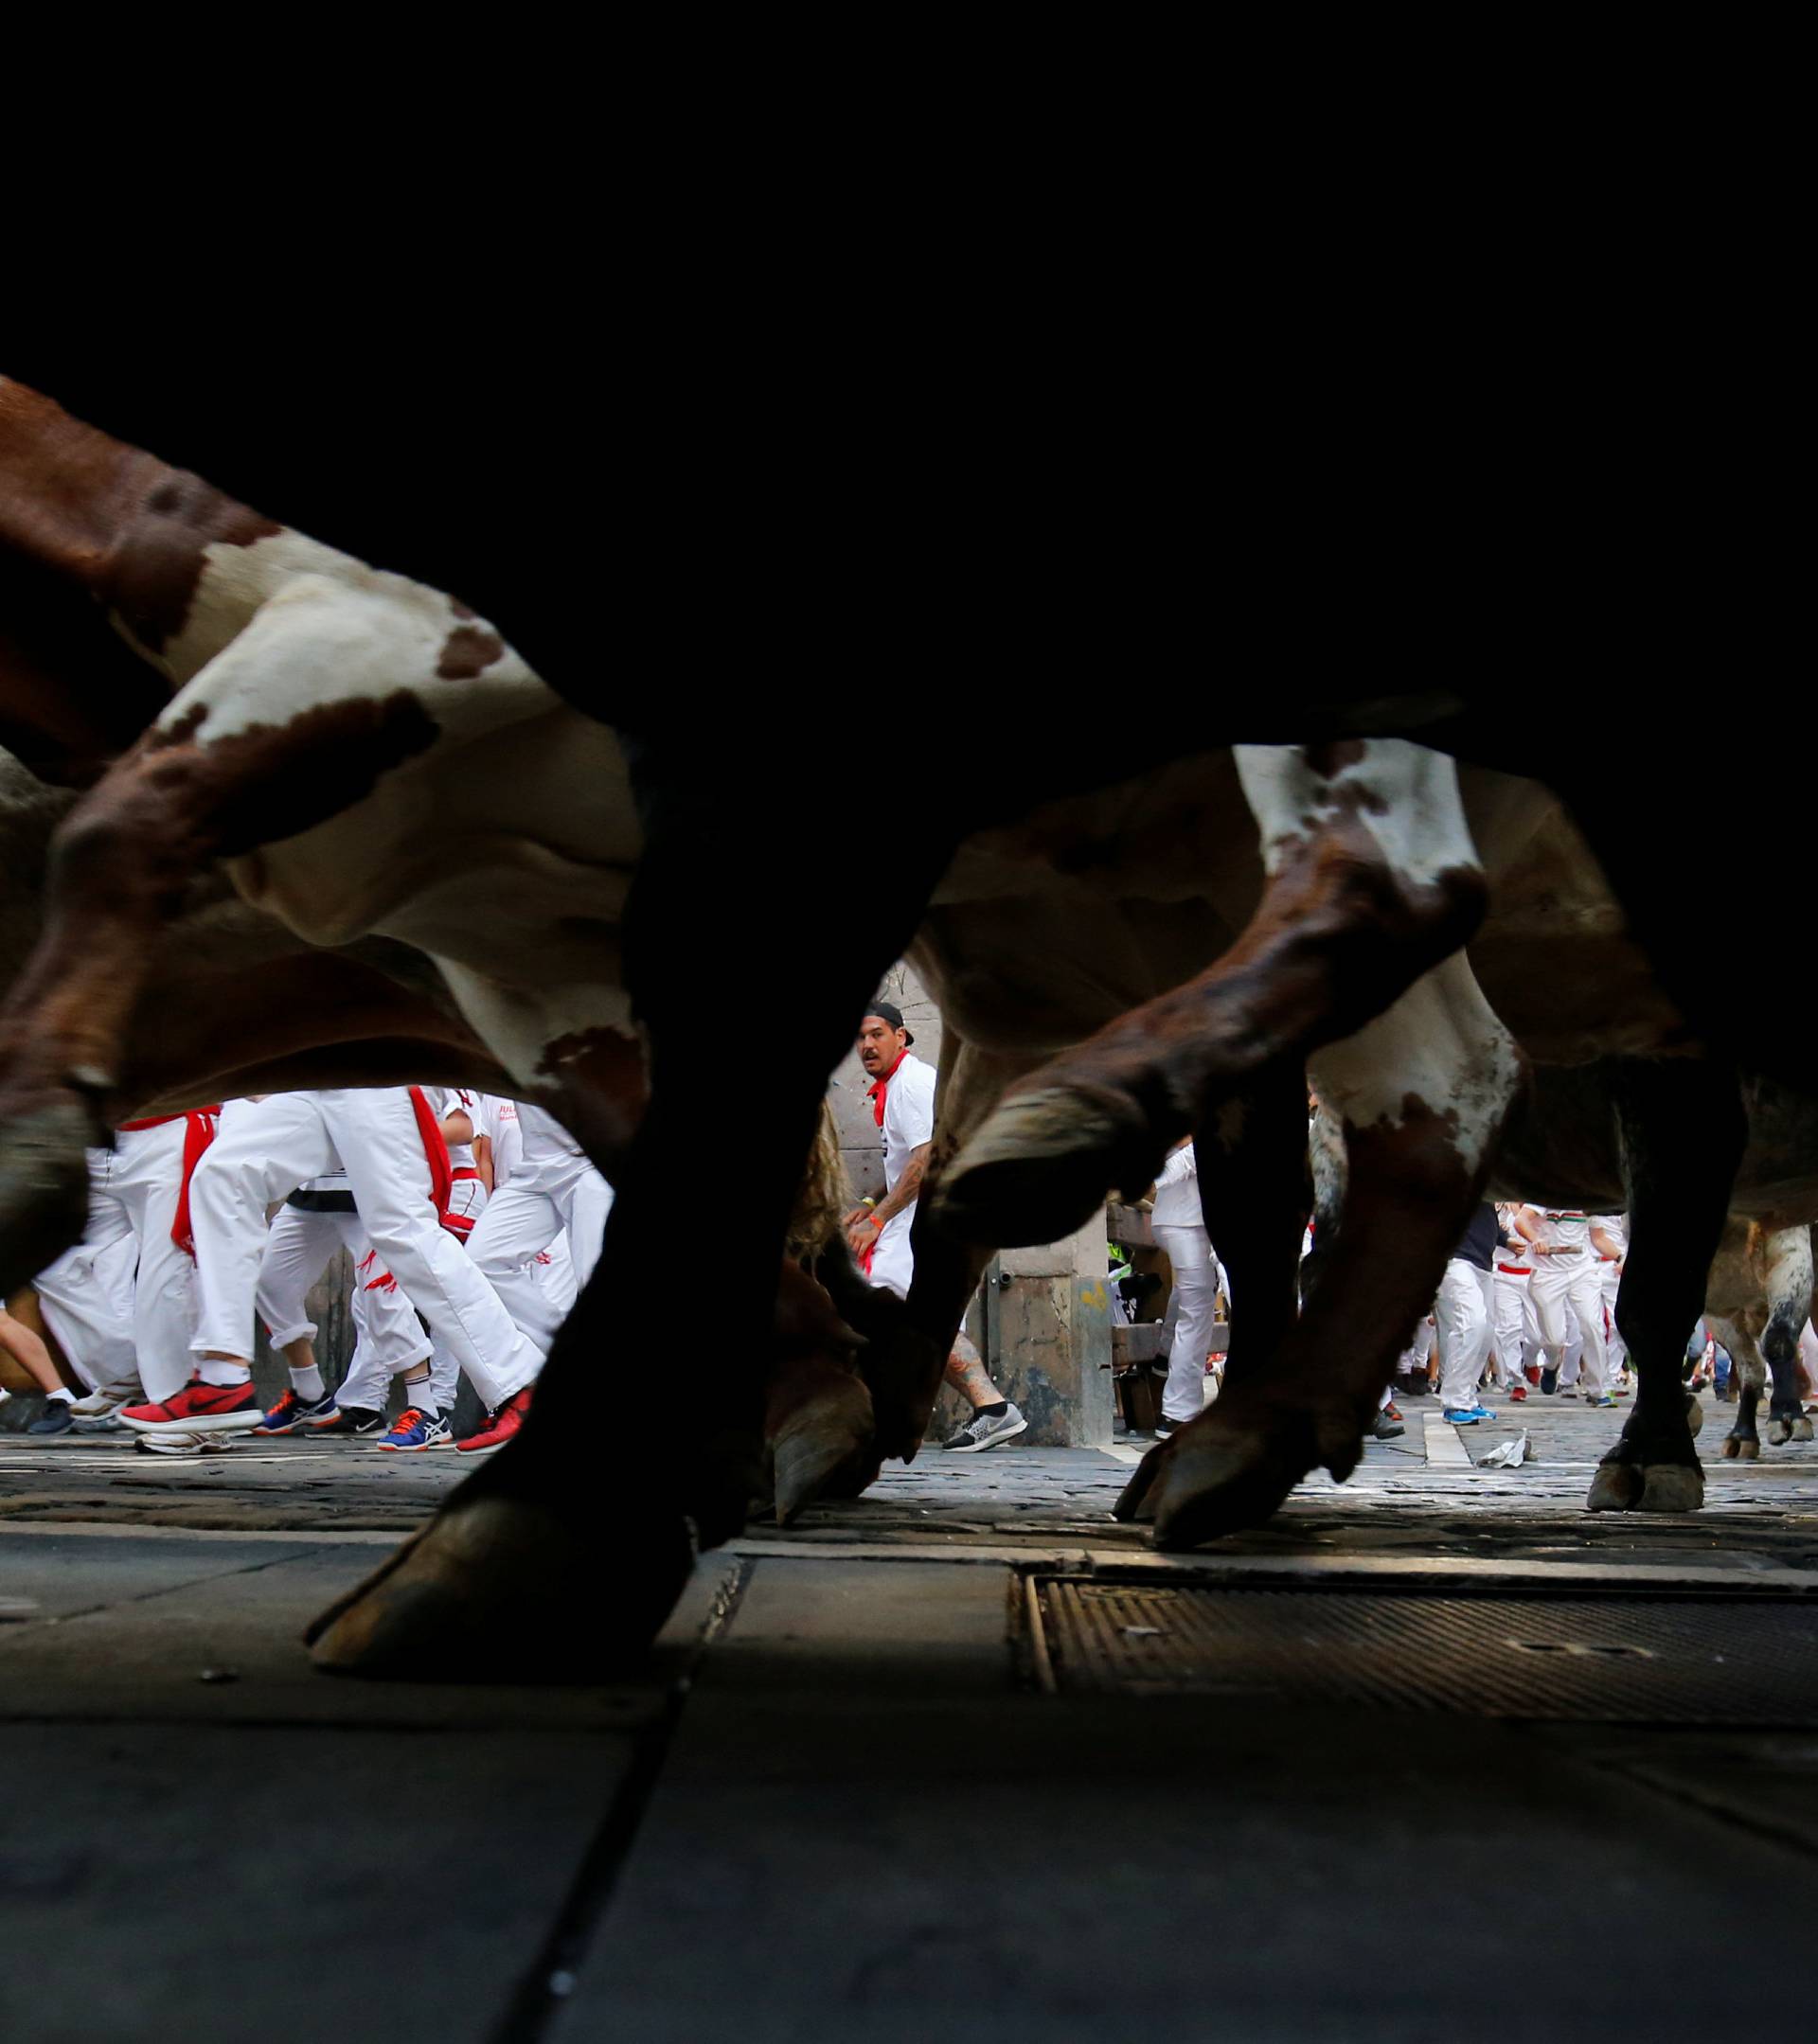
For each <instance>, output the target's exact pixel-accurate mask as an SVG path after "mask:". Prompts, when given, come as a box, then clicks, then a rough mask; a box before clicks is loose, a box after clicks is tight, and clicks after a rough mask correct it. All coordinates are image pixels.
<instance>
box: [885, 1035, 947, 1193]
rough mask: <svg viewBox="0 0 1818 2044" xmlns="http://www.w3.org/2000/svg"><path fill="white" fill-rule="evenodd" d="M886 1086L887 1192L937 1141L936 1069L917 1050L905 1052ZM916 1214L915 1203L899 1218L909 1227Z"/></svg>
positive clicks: (893, 1189)
mask: <svg viewBox="0 0 1818 2044" xmlns="http://www.w3.org/2000/svg"><path fill="white" fill-rule="evenodd" d="M882 1084H883V1089H884V1093H883V1189H884V1191H885V1192H895V1191H896V1189H897V1181H898V1180H899V1179H900V1177H901V1176H902V1174H903V1172H904V1170H905V1169H906V1168H907V1166H908V1163H909V1157H910V1153H911V1152H912V1151H914V1150H918V1149H919V1148H920V1147H921V1146H922V1145H923V1144H924V1143H932V1142H933V1141H934V1139H935V1068H934V1066H933V1065H931V1064H923V1063H922V1061H921V1059H920V1058H918V1057H917V1056H916V1055H915V1053H914V1052H913V1051H904V1052H903V1054H902V1061H901V1062H900V1064H899V1065H898V1066H897V1069H896V1070H895V1071H894V1072H893V1073H891V1075H890V1076H889V1078H888V1079H886V1080H884V1081H882ZM915 1211H916V1202H915V1201H914V1200H910V1202H909V1204H908V1205H907V1206H906V1207H904V1208H903V1210H902V1212H901V1213H900V1215H898V1216H897V1217H896V1219H898V1220H900V1221H902V1222H903V1223H904V1225H905V1226H906V1225H907V1224H908V1221H909V1218H910V1216H911V1215H912V1214H914V1212H915ZM892 1225H894V1222H893V1223H892Z"/></svg>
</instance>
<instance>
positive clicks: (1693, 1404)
mask: <svg viewBox="0 0 1818 2044" xmlns="http://www.w3.org/2000/svg"><path fill="white" fill-rule="evenodd" d="M1685 1424H1686V1425H1687V1426H1688V1427H1689V1428H1690V1429H1691V1430H1692V1438H1693V1439H1694V1440H1696V1439H1697V1438H1698V1435H1699V1431H1700V1429H1701V1428H1702V1426H1703V1424H1704V1408H1703V1407H1702V1405H1700V1404H1699V1402H1698V1395H1697V1394H1696V1393H1695V1392H1689V1391H1688V1392H1687V1393H1686V1394H1685Z"/></svg>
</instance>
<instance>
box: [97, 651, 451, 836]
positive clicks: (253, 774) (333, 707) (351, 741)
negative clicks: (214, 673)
mask: <svg viewBox="0 0 1818 2044" xmlns="http://www.w3.org/2000/svg"><path fill="white" fill-rule="evenodd" d="M205 716H206V710H205V706H204V705H203V704H200V703H198V704H197V705H196V706H195V708H194V710H193V711H189V712H186V714H185V715H184V716H183V717H182V718H180V719H179V720H178V721H177V722H176V723H174V724H172V725H170V726H169V728H167V729H164V730H159V731H154V732H152V733H151V734H150V735H149V736H148V738H146V740H145V743H144V746H143V748H142V750H141V753H140V755H139V765H140V766H141V768H142V769H143V772H144V773H145V774H146V775H148V776H150V777H151V778H152V779H153V780H164V781H169V782H171V783H175V784H180V791H179V789H178V788H177V787H173V788H172V791H171V792H172V794H173V795H174V796H176V798H177V800H176V803H175V805H173V806H174V807H175V809H176V810H177V813H178V815H179V816H180V817H181V816H183V814H184V812H187V817H192V818H197V819H199V820H201V821H202V822H203V825H204V827H205V829H206V830H207V832H208V835H209V838H210V843H209V845H208V853H209V856H212V857H215V858H220V859H236V858H240V857H241V856H242V855H243V854H245V853H247V852H250V851H252V850H254V849H255V848H256V847H257V846H258V845H260V844H277V843H278V842H280V841H281V840H282V839H284V838H289V837H294V836H296V835H297V833H298V832H299V831H303V830H309V829H312V828H313V826H315V825H317V824H320V823H325V822H327V821H328V820H329V818H330V817H332V816H338V815H340V814H341V812H342V811H343V810H345V809H351V808H352V807H353V806H354V804H355V803H357V802H360V801H363V800H364V799H365V797H366V796H367V795H369V794H370V793H371V792H372V791H373V789H374V787H375V786H376V785H377V784H378V781H379V777H380V775H381V774H382V773H387V772H388V771H389V770H390V769H391V768H393V767H396V766H401V764H402V763H403V762H404V761H405V760H406V759H410V758H413V757H414V756H415V755H417V754H419V753H423V752H427V751H428V750H429V748H430V747H431V746H432V745H433V744H434V743H435V742H436V738H437V728H438V727H437V724H436V722H435V720H433V719H432V718H431V717H430V715H429V713H428V712H427V711H426V710H425V709H424V708H423V706H422V704H421V703H420V702H418V700H417V699H416V697H415V696H413V695H410V694H408V693H407V692H405V691H404V690H399V691H398V693H396V694H395V695H390V696H386V697H384V698H383V699H373V698H371V697H362V698H356V699H355V700H353V701H350V702H324V703H319V704H317V705H316V707H315V708H313V709H309V710H303V711H300V712H299V713H298V714H297V715H296V716H294V717H293V718H291V719H290V720H288V721H287V722H285V723H282V724H254V725H252V726H250V727H249V728H248V729H246V730H244V731H237V732H234V733H233V734H232V735H231V736H229V737H227V738H215V739H212V740H210V739H206V738H202V739H198V738H197V733H198V731H199V729H200V727H201V725H202V723H203V722H204V720H205ZM105 791H106V784H105V783H103V785H102V788H101V789H98V790H97V791H96V795H97V797H100V796H103V795H104V793H105ZM91 799H95V798H91ZM129 806H130V807H131V808H136V807H137V805H136V804H130V805H129Z"/></svg>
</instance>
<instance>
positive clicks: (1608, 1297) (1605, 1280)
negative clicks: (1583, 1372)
mask: <svg viewBox="0 0 1818 2044" xmlns="http://www.w3.org/2000/svg"><path fill="white" fill-rule="evenodd" d="M1597 1289H1598V1290H1599V1291H1600V1292H1601V1293H1602V1294H1603V1353H1604V1360H1605V1362H1606V1363H1607V1364H1608V1366H1609V1376H1610V1381H1611V1382H1612V1383H1614V1382H1615V1380H1616V1378H1617V1377H1620V1376H1621V1374H1622V1372H1623V1371H1624V1370H1625V1369H1627V1368H1628V1366H1629V1344H1628V1342H1625V1341H1624V1340H1623V1338H1622V1337H1621V1335H1619V1334H1618V1333H1617V1332H1616V1294H1617V1292H1618V1291H1620V1290H1621V1289H1622V1272H1621V1271H1618V1270H1617V1269H1616V1267H1615V1265H1614V1264H1613V1263H1604V1262H1599V1263H1598V1265H1597Z"/></svg>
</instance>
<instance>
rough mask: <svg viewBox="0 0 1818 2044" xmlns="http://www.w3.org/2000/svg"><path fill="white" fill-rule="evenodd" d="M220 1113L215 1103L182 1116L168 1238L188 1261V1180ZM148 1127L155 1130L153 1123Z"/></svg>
mask: <svg viewBox="0 0 1818 2044" xmlns="http://www.w3.org/2000/svg"><path fill="white" fill-rule="evenodd" d="M220 1112H221V1105H220V1102H219V1101H217V1102H216V1103H215V1104H214V1105H213V1106H212V1107H201V1108H197V1109H196V1110H195V1111H194V1112H193V1113H189V1114H186V1115H185V1116H184V1117H183V1123H184V1128H183V1180H182V1182H181V1183H180V1184H179V1186H178V1188H177V1211H176V1212H175V1214H174V1215H172V1216H171V1218H170V1239H171V1240H172V1241H173V1242H174V1243H175V1244H176V1245H177V1247H178V1248H179V1249H180V1250H182V1252H183V1253H184V1254H185V1255H186V1256H187V1257H189V1258H190V1260H191V1261H193V1260H194V1258H195V1253H196V1237H195V1234H194V1232H193V1230H192V1229H191V1228H190V1225H189V1181H190V1180H191V1179H192V1178H194V1177H195V1175H196V1166H197V1165H198V1164H200V1163H201V1162H202V1153H203V1151H204V1150H205V1149H206V1148H207V1147H208V1146H209V1144H210V1143H212V1142H213V1141H214V1140H215V1121H216V1117H217V1116H218V1115H219V1114H220ZM122 1126H124V1125H122ZM156 1126H157V1124H156V1123H155V1122H153V1123H152V1124H151V1127H153V1128H155V1127H156Z"/></svg>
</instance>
